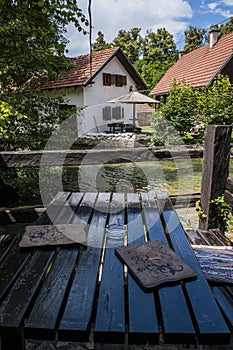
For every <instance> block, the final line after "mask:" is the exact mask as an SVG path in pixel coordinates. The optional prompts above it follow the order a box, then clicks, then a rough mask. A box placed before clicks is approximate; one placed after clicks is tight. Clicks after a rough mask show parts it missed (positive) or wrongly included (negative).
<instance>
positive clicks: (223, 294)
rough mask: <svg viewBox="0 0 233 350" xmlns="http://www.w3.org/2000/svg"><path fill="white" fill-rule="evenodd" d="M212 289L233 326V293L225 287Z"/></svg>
mask: <svg viewBox="0 0 233 350" xmlns="http://www.w3.org/2000/svg"><path fill="white" fill-rule="evenodd" d="M211 290H212V292H213V294H214V296H215V299H216V300H217V302H218V304H219V306H220V308H221V309H222V311H223V312H224V314H225V315H226V317H227V319H228V321H229V323H230V324H231V326H233V299H232V295H230V293H228V292H227V289H225V288H224V287H214V286H212V287H211Z"/></svg>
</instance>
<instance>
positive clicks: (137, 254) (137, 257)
mask: <svg viewBox="0 0 233 350" xmlns="http://www.w3.org/2000/svg"><path fill="white" fill-rule="evenodd" d="M115 252H116V255H117V256H118V257H119V258H120V259H121V260H122V262H123V263H125V264H126V265H127V267H128V269H129V272H130V273H131V274H132V276H133V277H134V278H135V279H136V280H137V281H138V283H139V284H140V285H141V286H142V287H143V288H145V289H151V288H154V287H157V286H159V285H161V284H164V283H171V282H176V281H180V280H183V279H187V278H194V277H196V275H197V274H196V272H195V271H194V270H193V269H192V268H191V267H190V266H188V265H187V264H186V263H185V262H184V261H183V260H182V259H181V258H180V257H179V256H178V255H177V254H176V253H175V252H174V251H173V250H172V249H170V248H168V247H167V246H166V245H165V244H163V242H161V241H158V240H156V241H148V242H145V243H138V244H134V245H131V246H128V247H118V248H116V249H115Z"/></svg>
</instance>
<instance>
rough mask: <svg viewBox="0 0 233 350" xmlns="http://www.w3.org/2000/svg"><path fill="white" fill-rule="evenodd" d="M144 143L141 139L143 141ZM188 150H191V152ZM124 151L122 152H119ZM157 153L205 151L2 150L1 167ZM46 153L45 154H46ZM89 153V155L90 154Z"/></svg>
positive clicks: (124, 159) (99, 160)
mask: <svg viewBox="0 0 233 350" xmlns="http://www.w3.org/2000/svg"><path fill="white" fill-rule="evenodd" d="M139 143H140V141H139ZM187 149H188V151H187ZM119 150H120V152H119ZM152 153H153V154H154V155H155V156H156V157H157V158H171V157H172V158H173V159H174V157H187V156H190V157H200V156H202V154H203V147H202V146H195V147H193V146H190V147H189V146H187V145H186V146H185V149H183V147H182V146H178V147H174V148H173V150H172V155H171V150H170V149H169V148H166V147H157V148H155V149H151V150H150V152H148V148H147V147H136V148H124V149H123V148H119V149H115V148H114V149H113V148H111V149H110V150H109V149H96V148H95V147H94V148H92V149H85V150H59V151H50V150H43V151H12V152H11V151H8V152H0V168H2V169H6V168H22V167H29V166H30V167H39V166H64V165H80V164H82V163H83V162H85V164H86V165H88V164H89V165H93V164H102V161H103V159H106V157H108V159H109V155H111V159H113V162H114V163H119V162H121V163H127V162H129V159H130V162H131V161H133V160H134V161H135V162H139V161H143V162H144V161H145V156H146V157H148V155H149V157H150V156H151V154H152ZM42 156H43V157H42ZM86 156H87V157H86Z"/></svg>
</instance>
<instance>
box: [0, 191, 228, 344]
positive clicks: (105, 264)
mask: <svg viewBox="0 0 233 350" xmlns="http://www.w3.org/2000/svg"><path fill="white" fill-rule="evenodd" d="M116 220H117V222H118V223H124V224H126V225H127V239H126V238H124V242H125V243H124V244H127V241H128V244H130V245H132V244H134V243H140V242H144V241H145V240H161V241H162V242H164V243H165V244H166V245H168V246H169V247H171V248H172V249H173V250H174V251H175V252H176V253H177V254H178V255H179V256H180V257H181V258H182V259H183V260H184V261H185V262H186V263H187V264H188V265H189V266H191V267H192V268H193V269H194V270H195V271H196V272H197V278H196V279H193V280H190V281H181V282H177V283H173V284H167V285H163V286H161V287H158V288H156V289H153V290H151V291H149V292H146V291H144V290H143V289H142V288H141V287H140V286H139V284H138V283H137V282H136V280H135V279H134V278H133V277H132V276H131V274H130V273H128V272H127V269H126V268H125V267H124V265H123V264H122V262H121V261H120V260H119V258H118V257H117V256H116V254H115V245H114V243H112V242H111V241H110V240H111V239H109V238H107V237H106V226H107V225H109V224H112V223H114V222H116ZM52 223H53V224H54V223H56V224H58V223H60V224H69V223H72V224H76V223H77V224H79V225H80V223H83V224H85V226H86V227H87V231H88V232H87V245H79V244H74V245H70V246H47V247H41V248H39V247H37V248H26V249H22V248H19V247H18V241H17V240H15V241H12V242H11V243H9V245H8V246H6V247H4V250H3V249H2V250H0V254H1V256H0V261H1V265H0V270H1V271H0V302H1V304H0V336H1V346H2V350H6V349H7V350H9V349H17V350H21V349H25V339H38V340H55V339H56V340H61V341H62V340H63V341H71V342H72V341H74V342H88V341H90V339H94V342H95V343H112V344H126V345H127V344H160V343H161V342H162V343H165V344H175V343H176V344H228V343H229V341H230V335H231V332H230V330H229V328H228V326H227V325H226V323H225V321H224V318H223V316H222V313H221V311H220V309H219V307H218V305H217V303H216V301H215V299H214V297H213V295H212V293H211V290H210V288H209V285H208V283H207V281H206V279H205V277H204V275H203V273H202V270H201V268H200V266H199V264H198V262H197V260H196V258H195V255H194V252H193V250H192V248H191V245H190V244H189V242H188V240H187V238H186V236H185V232H184V230H183V228H182V225H181V223H180V221H179V218H178V216H177V214H176V212H175V210H174V208H173V206H172V204H171V202H170V199H169V197H168V196H167V195H166V194H165V193H157V194H155V193H152V192H149V193H77V192H73V193H70V192H60V193H58V194H57V195H56V196H55V198H54V199H53V200H52V202H51V203H50V205H49V206H48V208H47V211H46V212H45V213H44V214H43V215H42V217H41V218H40V220H39V222H38V224H40V225H41V224H52ZM100 243H101V244H100Z"/></svg>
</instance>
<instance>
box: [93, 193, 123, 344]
mask: <svg viewBox="0 0 233 350" xmlns="http://www.w3.org/2000/svg"><path fill="white" fill-rule="evenodd" d="M110 213H111V214H110V218H109V224H113V223H118V222H119V224H124V221H125V218H124V194H123V193H114V194H113V197H112V200H111V206H110ZM117 244H120V245H123V244H124V240H122V241H119V242H118V241H115V242H114V241H111V239H110V240H108V239H107V242H106V249H105V255H104V262H103V270H102V279H101V284H100V290H99V298H98V305H97V314H96V322H95V329H94V339H95V342H97V343H104V342H105V343H112V344H119V343H123V344H124V343H125V332H126V331H125V300H124V270H123V264H122V263H121V262H120V260H119V259H118V258H117V257H116V255H115V247H116V246H117Z"/></svg>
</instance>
